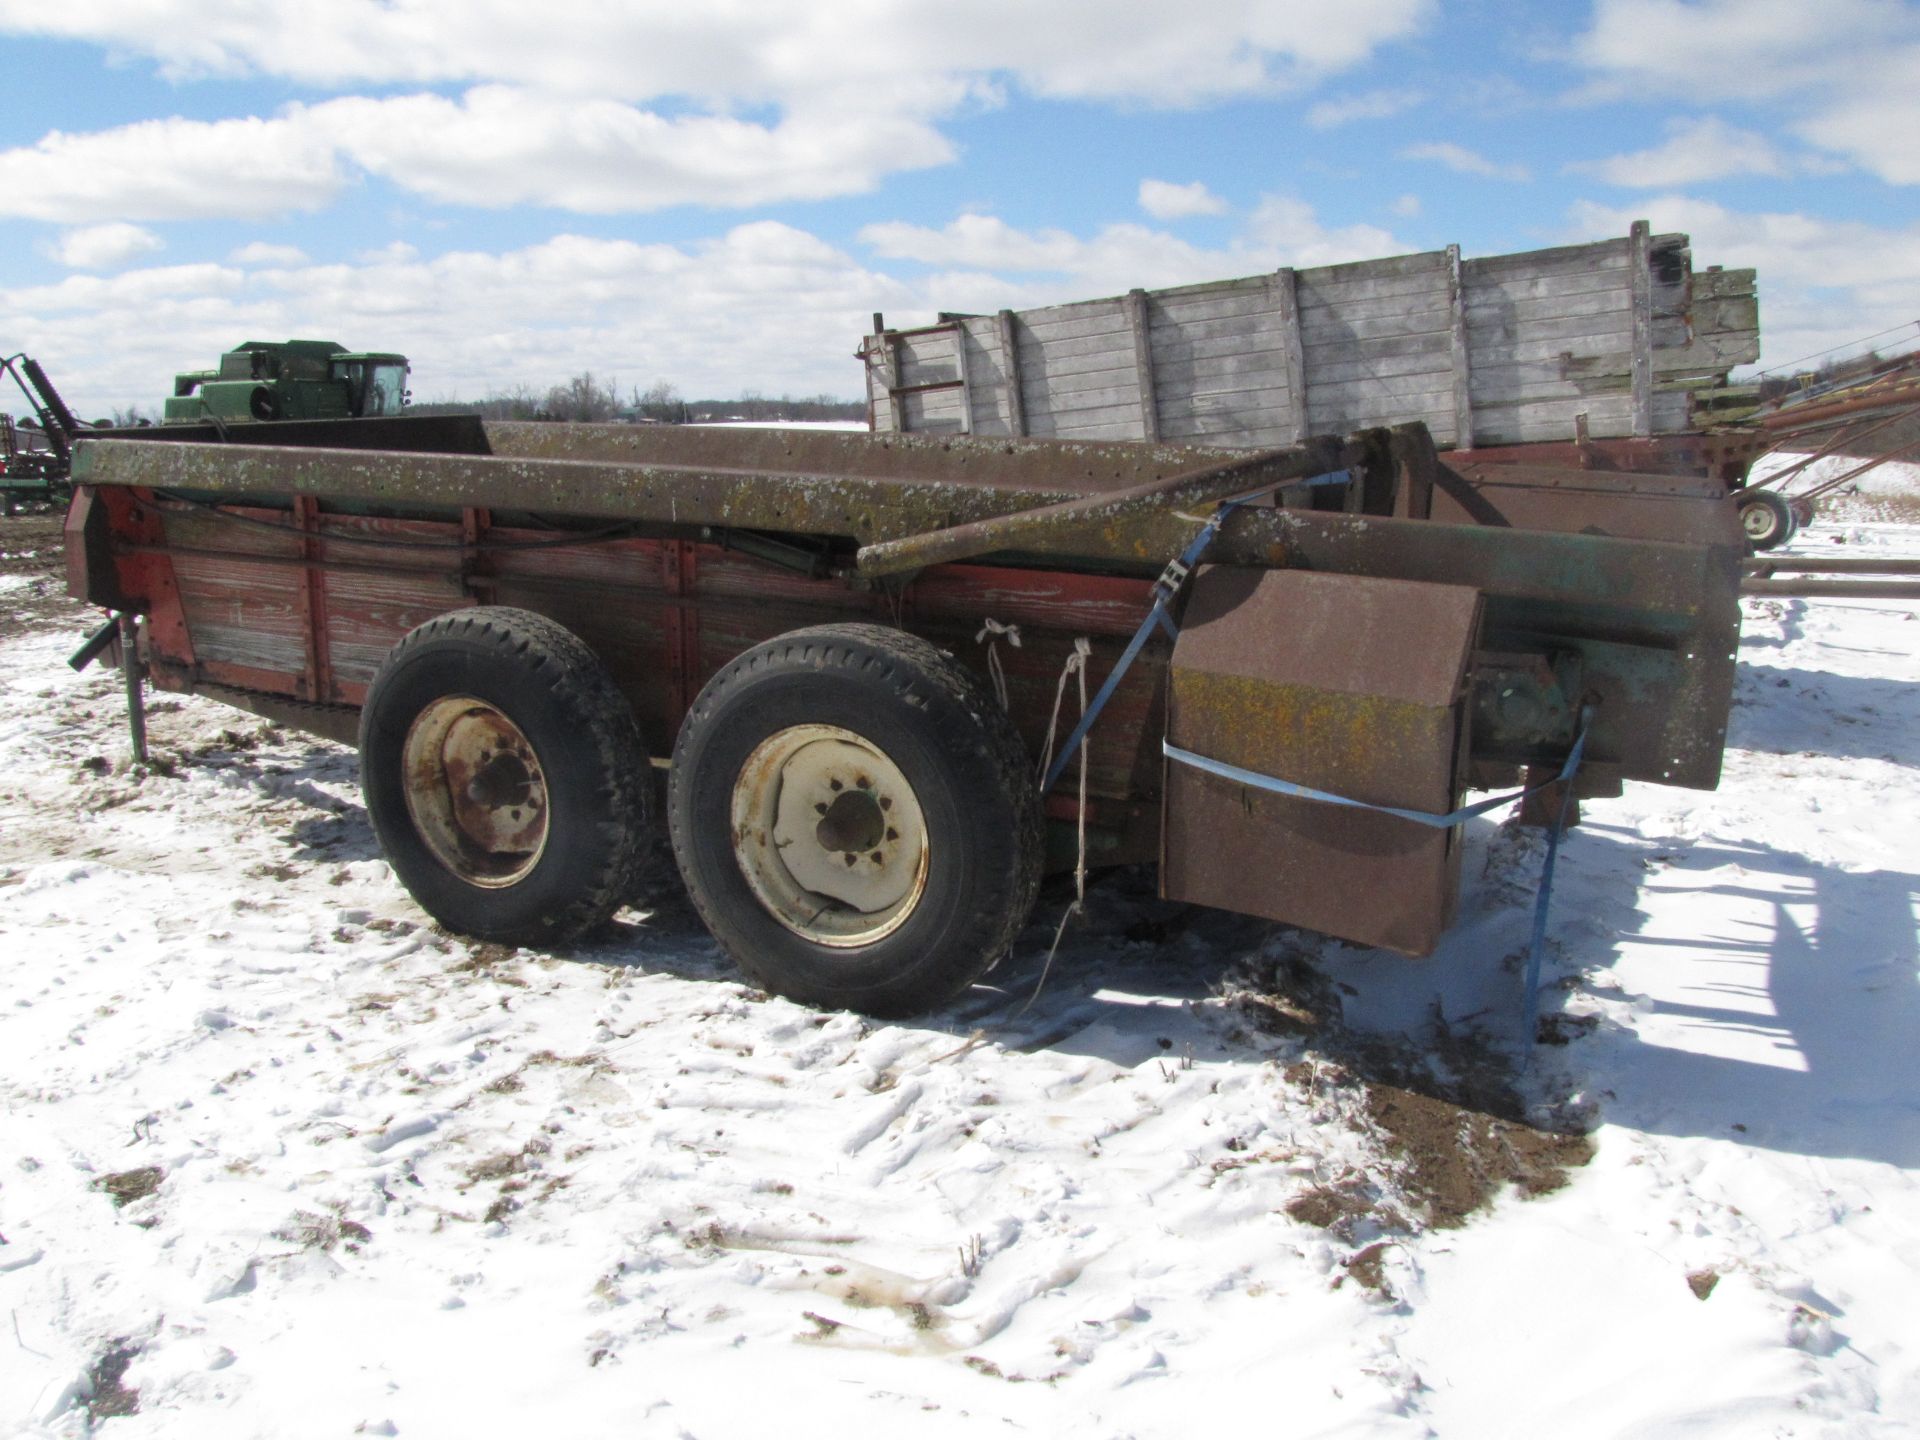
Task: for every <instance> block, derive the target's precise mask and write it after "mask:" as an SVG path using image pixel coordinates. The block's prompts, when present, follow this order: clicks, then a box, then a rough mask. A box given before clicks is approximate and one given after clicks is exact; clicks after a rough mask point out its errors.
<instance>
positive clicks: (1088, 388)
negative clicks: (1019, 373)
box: [1025, 365, 1140, 410]
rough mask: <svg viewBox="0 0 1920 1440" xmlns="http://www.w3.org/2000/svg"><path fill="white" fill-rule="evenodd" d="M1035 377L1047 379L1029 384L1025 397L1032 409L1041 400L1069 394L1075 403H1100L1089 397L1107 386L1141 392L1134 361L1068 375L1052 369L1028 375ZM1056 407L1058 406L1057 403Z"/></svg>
mask: <svg viewBox="0 0 1920 1440" xmlns="http://www.w3.org/2000/svg"><path fill="white" fill-rule="evenodd" d="M1033 378H1038V379H1041V380H1043V381H1044V382H1045V383H1043V384H1040V385H1037V386H1036V385H1031V384H1030V385H1029V386H1028V389H1027V393H1026V397H1025V398H1026V401H1027V408H1028V409H1029V410H1032V409H1033V408H1035V406H1036V405H1038V404H1040V403H1042V402H1049V403H1051V402H1053V401H1064V400H1066V399H1067V398H1068V397H1072V399H1073V402H1074V403H1075V404H1087V403H1094V404H1097V403H1100V402H1098V401H1091V402H1090V401H1089V400H1088V399H1087V397H1088V396H1090V395H1097V394H1100V393H1102V392H1104V391H1108V390H1113V391H1125V392H1126V393H1127V394H1129V395H1133V396H1135V397H1136V398H1137V397H1138V395H1139V393H1140V387H1139V383H1138V376H1137V375H1136V374H1135V371H1134V368H1133V366H1131V365H1128V366H1126V367H1124V368H1118V369H1107V370H1081V371H1075V372H1074V373H1072V374H1069V375H1057V374H1054V373H1052V372H1051V371H1046V370H1042V371H1040V373H1039V375H1038V377H1033V376H1030V377H1029V379H1033ZM1053 408H1055V409H1057V408H1059V407H1058V406H1057V405H1055V406H1054V407H1053Z"/></svg>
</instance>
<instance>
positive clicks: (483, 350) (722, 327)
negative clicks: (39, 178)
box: [0, 222, 945, 413]
mask: <svg viewBox="0 0 1920 1440" xmlns="http://www.w3.org/2000/svg"><path fill="white" fill-rule="evenodd" d="M940 303H945V302H944V301H943V300H941V299H939V298H937V297H935V296H934V295H933V294H932V292H931V291H930V290H929V289H927V288H926V287H923V286H910V285H908V284H906V283H904V282H902V281H900V280H897V279H895V278H893V277H891V276H888V275H886V274H883V273H879V272H877V271H875V270H873V269H871V268H870V267H868V266H866V265H863V264H861V263H860V262H859V261H857V260H855V259H854V258H853V257H852V256H850V255H848V254H847V253H846V252H844V251H842V250H839V249H837V248H835V247H833V246H831V245H828V244H825V243H824V242H822V241H821V240H819V239H818V238H817V237H815V236H812V235H810V234H807V233H806V232H804V231H800V230H795V229H793V228H791V227H788V226H784V225H779V224H774V223H772V222H758V223H754V224H747V225H741V226H738V227H736V228H734V229H733V230H730V231H728V232H726V233H725V234H722V235H720V236H717V237H715V238H713V239H711V240H707V241H703V242H700V243H696V244H688V245H664V244H661V245H643V244H638V243H635V242H633V241H627V240H603V239H593V238H587V237H582V236H576V235H561V236H557V237H555V238H553V239H551V240H548V241H545V242H543V243H541V244H537V245H532V246H528V247H525V248H523V249H517V250H511V251H507V252H505V253H499V254H494V253H484V252H478V251H460V252H454V253H450V254H445V255H440V256H436V257H431V258H428V257H423V256H419V255H415V254H412V253H410V252H409V251H408V250H406V249H404V248H397V247H395V248H389V249H387V250H385V251H376V252H373V254H372V255H371V256H370V257H369V258H367V259H364V260H359V261H353V262H346V263H329V264H306V265H297V266H286V267H280V268H273V269H243V268H240V267H239V266H231V265H229V266H221V265H194V266H172V267H166V268H158V269H151V270H133V271H127V272H123V273H121V274H118V275H114V276H110V277H94V276H73V277H69V278H68V279H65V280H62V281H60V282H58V283H57V284H50V285H44V286H38V287H24V288H15V289H10V290H0V334H5V335H7V336H8V337H9V338H10V339H12V340H13V341H14V342H15V343H16V344H17V345H18V346H20V347H21V348H24V349H26V350H28V351H29V352H30V353H32V354H34V355H37V356H39V357H40V358H42V359H43V360H44V361H45V362H46V364H47V366H48V368H49V370H50V372H51V373H53V374H54V375H55V377H56V378H57V380H58V381H59V383H60V385H61V388H62V390H63V391H65V392H67V394H68V396H69V398H70V399H71V400H72V402H73V403H74V404H75V405H76V406H79V407H80V408H81V409H83V410H84V411H86V412H87V413H93V412H95V411H99V412H102V413H104V412H105V411H106V410H109V409H111V408H112V407H114V406H116V405H121V406H124V405H132V404H145V405H152V404H154V403H155V402H156V401H157V400H159V399H160V398H161V396H162V395H163V394H164V393H165V391H166V387H167V385H168V383H169V381H170V380H171V377H172V376H173V374H174V373H175V372H176V371H179V370H182V369H188V368H192V367H193V366H196V365H205V364H211V363H212V360H213V357H214V356H215V355H217V354H219V353H220V352H221V351H224V350H228V349H230V348H232V347H233V346H234V345H236V344H238V343H239V342H240V341H241V340H244V339H247V338H249V337H251V336H258V337H264V338H268V339H273V338H283V337H286V336H290V335H312V334H319V335H324V336H328V337H330V338H334V339H337V340H339V341H340V342H341V343H342V344H346V345H352V346H356V347H366V348H369V349H394V350H400V351H403V352H405V353H407V354H408V355H410V356H411V357H412V358H413V361H414V375H413V386H414V389H415V391H416V393H418V394H419V395H420V396H422V397H423V398H427V397H435V396H456V395H462V396H466V397H469V398H472V397H475V396H478V395H481V394H484V393H485V392H487V391H489V390H491V389H495V388H506V387H510V386H513V385H516V384H520V383H526V384H529V385H532V386H534V387H535V388H538V389H544V388H546V387H547V386H549V385H552V384H555V383H557V382H559V381H561V380H563V379H565V378H566V377H567V376H569V375H572V374H575V373H578V372H579V371H580V370H583V369H591V370H593V371H594V373H595V374H597V375H600V376H602V377H607V376H614V377H618V378H619V379H620V380H621V381H622V382H623V383H629V384H630V383H634V382H638V383H640V384H646V383H648V382H650V381H652V380H653V379H654V378H655V377H656V376H661V375H664V376H667V377H669V378H671V379H672V380H673V381H674V383H675V384H677V385H678V386H679V387H680V388H681V390H682V391H683V392H684V393H690V394H691V393H699V392H707V393H713V394H722V395H725V394H737V393H739V392H740V390H741V389H742V388H743V387H755V388H758V389H759V390H761V391H763V392H765V393H768V394H775V395H777V394H781V393H783V392H791V393H794V394H808V395H811V394H816V393H820V392H822V391H826V392H830V393H834V394H839V395H857V394H858V393H859V391H860V384H861V375H860V368H859V365H858V364H857V363H856V362H854V361H852V360H851V359H850V358H849V356H850V355H851V352H852V349H853V346H854V344H855V343H856V342H857V341H858V339H859V337H860V335H862V334H863V333H864V332H865V330H866V326H867V321H868V319H869V316H870V313H871V312H872V311H873V310H874V309H876V308H880V309H886V310H888V311H890V312H894V313H898V314H903V315H904V314H909V313H926V312H930V311H931V310H932V309H933V308H935V306H936V305H937V304H940ZM130 314H137V315H139V316H140V324H139V325H137V326H131V327H130V326H129V325H128V324H127V316H128V315H130Z"/></svg>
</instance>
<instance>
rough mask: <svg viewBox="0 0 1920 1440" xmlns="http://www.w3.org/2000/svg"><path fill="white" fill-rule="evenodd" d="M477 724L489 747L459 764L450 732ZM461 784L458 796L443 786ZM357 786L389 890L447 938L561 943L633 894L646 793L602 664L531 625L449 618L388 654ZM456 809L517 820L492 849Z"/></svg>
mask: <svg viewBox="0 0 1920 1440" xmlns="http://www.w3.org/2000/svg"><path fill="white" fill-rule="evenodd" d="M503 722H504V723H503ZM477 724H483V725H486V726H490V727H492V729H491V730H490V731H486V730H483V731H481V732H479V733H481V734H483V735H487V734H491V736H492V739H491V741H487V742H485V743H492V744H494V745H495V746H496V748H494V749H493V750H491V751H489V750H487V749H480V750H479V751H478V752H477V753H478V755H479V757H480V759H481V761H482V762H485V763H483V764H482V765H481V766H480V767H478V768H467V769H457V766H458V765H459V764H460V763H461V760H460V757H458V756H454V755H453V741H452V740H451V738H449V737H450V736H451V735H452V734H454V733H456V731H455V729H454V727H468V729H469V730H471V727H473V726H474V725H477ZM436 730H437V731H438V732H439V737H438V738H437V739H436V735H435V732H436ZM515 736H517V737H518V738H517V739H516V738H514V737H515ZM521 741H524V744H522V743H521ZM410 747H411V750H410ZM423 756H424V757H425V758H424V759H423ZM449 757H452V758H449ZM409 760H411V761H412V763H411V764H410V763H409ZM503 773H504V777H505V778H502V775H503ZM466 774H471V775H472V780H471V782H470V783H469V784H468V785H465V786H462V785H459V784H457V783H456V782H455V781H454V780H450V779H449V776H450V775H466ZM360 787H361V794H362V795H363V796H364V797H365V798H366V804H367V813H368V815H369V816H370V817H371V818H372V821H373V828H374V832H375V834H377V835H378V836H379V839H380V845H381V848H382V849H383V850H385V852H386V856H387V860H388V862H389V863H390V864H391V865H392V866H393V869H394V873H395V874H396V875H397V876H398V877H399V879H400V883H401V884H402V885H404V886H406V888H407V890H408V892H409V893H411V894H412V896H413V898H414V899H415V900H417V901H419V903H420V907H421V908H422V909H423V910H425V911H426V912H427V913H428V914H429V915H431V916H433V917H434V919H436V920H438V921H439V922H440V923H441V924H443V925H445V926H446V927H447V928H448V929H450V930H458V931H461V932H463V933H465V934H468V935H473V936H477V937H479V938H480V939H483V940H494V941H499V942H501V943H503V944H511V945H558V944H562V943H564V942H566V941H567V940H570V939H572V938H574V937H575V936H577V935H579V934H581V933H582V932H584V931H586V930H588V929H591V928H592V927H594V926H595V925H598V924H600V923H601V922H603V921H604V920H606V918H607V917H608V916H609V915H611V914H612V913H613V912H614V910H615V909H617V908H618V907H619V906H620V904H621V903H622V902H623V901H625V900H626V899H627V898H628V896H629V895H630V894H631V893H632V891H633V886H634V882H635V876H636V873H637V871H638V867H639V863H640V860H641V858H642V855H643V852H644V845H645V841H646V832H647V818H648V817H647V809H648V801H649V795H650V791H651V788H652V784H651V776H650V773H649V770H648V764H647V756H646V750H645V748H644V747H643V746H642V744H641V741H640V733H639V729H638V727H637V726H636V725H635V723H634V718H633V711H632V709H631V707H630V706H628V704H627V702H626V700H625V699H624V698H623V697H622V696H621V694H620V692H619V690H618V689H616V688H615V686H614V683H613V680H612V678H611V677H610V676H609V675H608V674H607V672H606V669H605V667H604V666H602V665H601V664H600V662H599V660H598V659H597V658H596V657H595V656H594V654H593V652H592V651H591V650H590V649H588V648H587V646H586V644H585V642H583V641H582V640H581V639H580V638H579V637H578V636H576V635H574V634H573V633H572V632H571V631H569V630H567V629H566V628H564V627H563V626H561V625H558V624H556V623H555V622H553V621H552V620H549V619H547V618H546V617H545V616H543V615H536V614H534V613H533V612H532V611H528V610H516V609H510V608H508V607H505V606H480V607H476V608H474V609H471V610H460V611H455V612H453V613H452V614H448V615H442V616H441V617H439V618H438V619H436V620H429V621H428V622H427V623H426V624H424V625H421V626H419V627H418V628H417V629H415V630H414V631H412V632H411V633H410V634H409V635H408V636H407V637H406V638H405V639H404V640H402V641H401V642H400V643H399V644H398V645H396V646H395V647H394V648H393V650H392V652H391V653H390V654H389V655H388V656H387V659H386V662H385V664H383V665H382V666H381V667H380V673H379V674H378V675H377V676H375V677H374V681H373V684H372V686H371V687H370V688H369V690H368V692H367V702H366V705H365V707H364V708H363V709H362V711H361V714H360ZM487 787H491V788H490V789H488V788H487ZM502 787H504V788H502ZM483 790H484V791H485V792H486V793H484V794H483V793H482V791H483ZM456 791H458V792H459V795H458V797H457V798H456V796H455V792H456ZM516 799H517V800H518V801H519V804H518V805H515V801H516ZM463 802H464V803H465V806H466V810H467V813H468V814H472V813H480V814H483V815H485V816H486V817H487V818H488V819H489V820H491V819H493V818H495V817H504V816H507V815H511V816H512V817H513V820H514V821H516V822H520V821H522V819H523V817H527V818H526V819H525V822H524V823H522V824H521V825H520V827H519V829H518V830H516V831H515V832H514V836H513V837H509V840H508V844H507V848H504V849H500V850H494V849H490V848H488V846H486V845H484V844H476V843H474V841H473V835H474V834H475V833H476V832H475V831H474V830H473V829H472V828H467V827H464V826H463V816H462V812H461V806H462V803H463ZM509 805H514V808H512V809H511V810H508V809H507V808H506V807H507V806H509ZM522 806H524V809H523V808H521V807H522ZM503 823H504V821H503ZM536 824H537V827H538V840H539V843H538V847H537V849H534V848H531V840H530V839H527V838H526V837H527V836H528V835H530V834H531V830H532V827H533V826H534V825H536ZM490 833H498V832H490ZM516 837H517V838H516Z"/></svg>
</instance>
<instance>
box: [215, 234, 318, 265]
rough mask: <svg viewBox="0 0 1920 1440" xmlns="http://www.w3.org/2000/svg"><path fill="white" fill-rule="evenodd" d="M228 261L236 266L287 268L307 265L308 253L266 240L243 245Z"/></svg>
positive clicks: (295, 246)
mask: <svg viewBox="0 0 1920 1440" xmlns="http://www.w3.org/2000/svg"><path fill="white" fill-rule="evenodd" d="M227 259H228V260H229V261H231V262H232V263H233V264H235V265H274V266H279V267H281V268H283V269H284V268H285V267H287V266H290V265H304V264H306V263H307V252H306V251H304V250H302V249H301V248H300V247H299V246H298V245H274V244H271V243H270V242H268V241H265V240H255V241H253V242H252V243H251V244H247V245H242V246H241V247H240V248H239V249H238V250H235V251H234V252H233V253H232V254H231V255H229V256H227Z"/></svg>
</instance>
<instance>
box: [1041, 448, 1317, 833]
mask: <svg viewBox="0 0 1920 1440" xmlns="http://www.w3.org/2000/svg"><path fill="white" fill-rule="evenodd" d="M1351 478H1352V472H1350V471H1347V470H1335V471H1333V472H1332V473H1330V474H1327V475H1316V476H1314V477H1313V478H1312V479H1311V480H1286V481H1281V482H1279V483H1277V484H1274V485H1266V486H1262V487H1261V488H1260V489H1258V490H1249V491H1248V492H1247V493H1246V494H1244V495H1239V496H1235V497H1234V498H1233V499H1231V500H1227V501H1224V502H1223V503H1222V504H1221V506H1220V508H1219V509H1217V510H1215V511H1214V512H1213V514H1212V515H1211V516H1210V517H1208V519H1207V523H1206V524H1204V525H1202V526H1201V527H1200V530H1199V532H1198V533H1197V534H1196V535H1195V536H1194V537H1193V539H1191V540H1189V541H1188V542H1187V548H1186V549H1184V550H1182V551H1181V552H1180V555H1179V558H1177V559H1174V560H1169V561H1168V562H1167V568H1166V569H1165V570H1162V571H1161V572H1160V578H1159V579H1158V580H1155V581H1154V582H1153V608H1152V609H1151V610H1149V611H1148V612H1147V618H1146V619H1144V620H1142V621H1141V622H1140V628H1139V629H1138V630H1136V631H1134V632H1133V639H1131V640H1129V641H1128V642H1127V648H1126V649H1125V650H1124V651H1122V652H1121V654H1120V658H1119V659H1118V660H1117V661H1115V662H1114V666H1113V669H1112V670H1110V671H1108V672H1107V678H1106V680H1105V681H1103V682H1102V683H1101V686H1100V689H1099V692H1098V693H1097V694H1095V695H1094V697H1093V703H1092V704H1091V705H1089V706H1087V709H1086V713H1085V714H1083V715H1082V716H1081V717H1080V723H1079V724H1078V725H1075V726H1074V727H1073V733H1072V734H1070V735H1068V736H1067V743H1066V744H1064V745H1062V746H1061V747H1060V752H1059V754H1057V755H1055V756H1054V757H1053V764H1052V765H1051V766H1049V767H1048V769H1047V775H1046V778H1045V779H1044V780H1042V781H1041V782H1040V793H1041V794H1042V795H1045V794H1046V793H1047V792H1049V791H1050V790H1052V789H1053V787H1054V784H1055V783H1056V782H1057V781H1058V780H1059V779H1060V777H1061V776H1062V775H1063V774H1065V773H1066V769H1067V764H1068V762H1069V761H1070V760H1071V759H1072V758H1073V752H1074V751H1076V750H1078V749H1079V748H1080V746H1081V745H1082V744H1083V743H1085V741H1086V738H1087V732H1088V731H1089V730H1091V729H1092V728H1093V722H1094V721H1095V720H1097V719H1099V718H1100V712H1101V711H1102V710H1103V709H1105V708H1106V704H1107V701H1109V700H1111V699H1112V698H1113V692H1114V691H1115V690H1117V689H1119V688H1120V682H1121V681H1122V680H1123V679H1125V678H1126V674H1127V671H1128V670H1129V669H1130V668H1131V667H1132V665H1133V662H1134V660H1135V659H1136V658H1137V657H1138V656H1139V654H1140V651H1141V648H1142V647H1143V646H1144V645H1145V644H1146V643H1147V640H1148V638H1149V637H1151V636H1152V634H1153V632H1154V631H1155V630H1156V629H1164V630H1165V631H1166V632H1167V638H1168V639H1170V640H1178V639H1179V638H1180V627H1179V626H1177V625H1175V624H1174V623H1173V616H1172V615H1170V614H1169V613H1168V607H1169V606H1170V605H1172V604H1173V602H1174V600H1175V598H1176V597H1177V596H1178V595H1179V594H1180V589H1181V587H1182V586H1184V585H1185V584H1186V583H1187V576H1188V575H1189V574H1191V573H1192V571H1193V567H1194V566H1196V565H1198V564H1199V563H1200V557H1201V556H1202V555H1204V554H1206V553H1207V547H1208V546H1209V545H1211V544H1212V543H1213V537H1214V536H1216V535H1218V534H1219V533H1220V527H1221V526H1222V525H1224V524H1225V523H1226V520H1227V517H1228V516H1229V515H1231V514H1233V512H1234V511H1236V510H1238V509H1239V508H1240V507H1241V506H1242V505H1245V504H1247V503H1248V502H1249V501H1251V500H1254V499H1256V498H1257V497H1259V496H1261V495H1265V494H1268V493H1269V492H1271V491H1274V490H1289V489H1295V488H1299V487H1311V486H1319V485H1339V484H1345V483H1346V482H1348V481H1349V480H1350V479H1351Z"/></svg>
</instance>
